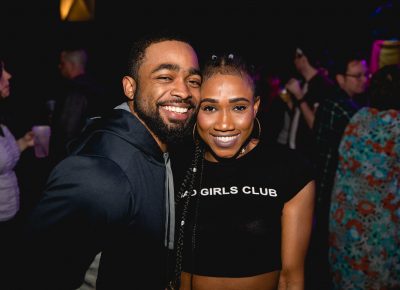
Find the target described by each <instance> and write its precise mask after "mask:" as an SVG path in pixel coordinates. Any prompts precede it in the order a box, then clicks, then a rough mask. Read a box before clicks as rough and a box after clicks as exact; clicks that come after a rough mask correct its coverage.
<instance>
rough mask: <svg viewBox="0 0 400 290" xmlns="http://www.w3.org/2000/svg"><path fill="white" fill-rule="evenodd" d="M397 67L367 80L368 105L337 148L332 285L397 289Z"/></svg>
mask: <svg viewBox="0 0 400 290" xmlns="http://www.w3.org/2000/svg"><path fill="white" fill-rule="evenodd" d="M399 201H400V66H399V65H388V66H385V67H383V68H381V69H379V70H378V71H377V72H376V73H375V74H374V75H373V76H372V79H371V85H370V106H369V107H365V108H362V109H360V110H359V111H358V112H357V113H356V114H355V115H354V116H353V117H352V118H351V120H350V122H349V123H348V125H347V126H346V129H345V131H344V135H343V138H342V140H341V142H340V146H339V164H338V169H337V171H336V179H335V184H334V187H333V191H332V199H331V207H330V216H329V232H330V237H329V243H330V244H329V245H330V249H329V261H330V266H331V270H332V274H333V285H334V289H340V290H347V289H352V290H365V289H400V222H399V221H400V202H399Z"/></svg>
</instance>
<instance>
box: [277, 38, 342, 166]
mask: <svg viewBox="0 0 400 290" xmlns="http://www.w3.org/2000/svg"><path fill="white" fill-rule="evenodd" d="M320 55H321V53H320V52H319V51H317V50H316V49H314V48H312V47H311V46H307V45H303V46H302V47H298V48H297V49H296V52H295V57H294V65H295V68H296V70H297V71H298V73H300V75H301V77H302V79H303V80H298V79H295V78H292V79H290V80H289V81H288V82H287V83H286V85H285V88H286V89H287V90H288V91H289V93H290V95H291V96H292V98H291V99H290V101H289V102H288V104H287V105H288V111H287V112H286V115H285V117H284V122H285V124H284V127H283V129H282V130H281V132H280V134H279V136H278V143H281V144H285V145H287V146H288V147H289V148H291V149H296V150H298V151H299V152H301V153H302V154H303V155H304V156H305V157H306V158H308V159H309V160H311V161H314V158H315V153H314V151H315V140H314V136H313V133H312V128H313V126H314V118H315V112H316V111H317V108H318V105H319V103H320V102H321V101H322V100H323V99H326V98H329V97H330V95H331V94H332V92H333V88H334V84H333V81H331V80H330V79H329V78H328V77H327V76H326V74H325V73H324V72H323V70H322V69H321V64H320V62H321V60H320V58H322V57H321V56H320Z"/></svg>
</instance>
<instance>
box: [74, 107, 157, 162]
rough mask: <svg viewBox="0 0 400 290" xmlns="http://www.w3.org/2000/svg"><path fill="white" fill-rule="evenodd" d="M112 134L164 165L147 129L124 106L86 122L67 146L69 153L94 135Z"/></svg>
mask: <svg viewBox="0 0 400 290" xmlns="http://www.w3.org/2000/svg"><path fill="white" fill-rule="evenodd" d="M97 132H105V133H109V134H114V135H117V136H118V137H120V138H121V139H124V140H125V141H127V142H128V143H130V144H132V145H133V146H135V147H136V148H138V149H139V150H141V151H142V152H144V153H146V154H147V155H150V156H152V157H154V158H155V159H156V160H157V161H160V162H162V163H164V161H163V160H164V159H163V152H162V151H161V149H160V147H159V146H158V144H157V142H156V141H155V140H154V138H153V136H152V135H151V134H150V132H149V131H148V129H147V128H146V127H145V126H144V125H143V124H142V123H141V122H140V121H139V119H138V118H137V117H136V116H135V115H133V114H132V113H131V112H130V111H127V110H126V109H125V107H124V106H118V107H116V108H115V109H113V110H111V111H109V112H108V113H107V114H105V115H104V116H102V117H96V118H92V119H90V120H89V121H88V124H87V125H86V127H85V129H84V130H83V133H82V134H81V136H80V137H79V138H78V139H77V140H76V141H74V142H72V143H71V144H70V145H69V149H70V150H69V151H75V150H76V149H77V147H80V145H83V144H84V143H85V141H86V140H87V139H88V138H90V136H92V135H93V134H94V133H97ZM138 136H140V138H138Z"/></svg>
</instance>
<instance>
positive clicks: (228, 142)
mask: <svg viewBox="0 0 400 290" xmlns="http://www.w3.org/2000/svg"><path fill="white" fill-rule="evenodd" d="M200 92H201V99H200V110H199V113H198V115H197V131H198V133H199V135H200V137H201V138H202V139H203V140H204V142H205V143H206V144H207V145H208V146H209V148H210V150H211V151H212V153H213V154H212V153H211V152H206V159H207V160H210V161H217V160H216V158H215V156H217V157H219V158H231V157H234V156H235V155H236V154H237V153H238V152H239V150H240V149H241V147H242V146H243V144H244V142H245V141H246V140H247V138H248V137H249V136H250V134H251V132H252V130H253V124H254V119H255V117H256V114H257V110H258V106H259V104H260V101H259V99H257V101H256V102H255V101H254V96H253V91H252V88H251V84H250V83H249V80H248V79H247V78H243V77H241V76H238V75H222V74H216V75H214V76H212V77H210V78H209V79H207V80H205V81H204V82H203V84H202V85H201V91H200ZM214 155H215V156H214Z"/></svg>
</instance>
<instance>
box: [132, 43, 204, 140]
mask: <svg viewBox="0 0 400 290" xmlns="http://www.w3.org/2000/svg"><path fill="white" fill-rule="evenodd" d="M138 78H139V79H138V82H137V87H136V91H135V95H134V98H133V104H134V105H133V108H134V111H135V113H136V114H137V115H138V117H139V118H140V119H141V120H142V121H143V122H144V123H145V124H146V125H147V127H148V128H149V129H150V130H151V131H152V132H153V133H154V134H155V135H156V137H157V138H159V139H160V141H161V142H163V143H173V142H177V141H179V140H180V139H182V137H183V136H185V134H188V133H189V132H190V131H191V127H192V126H191V125H192V124H193V123H194V117H195V112H196V108H197V106H198V103H199V99H200V84H201V77H200V74H199V65H198V60H197V56H196V53H195V52H194V50H193V48H192V47H191V46H190V45H188V44H186V43H184V42H180V41H163V42H159V43H155V44H152V45H150V46H149V47H148V48H147V49H146V55H145V58H144V60H143V62H142V64H141V66H140V68H139V73H138Z"/></svg>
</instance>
